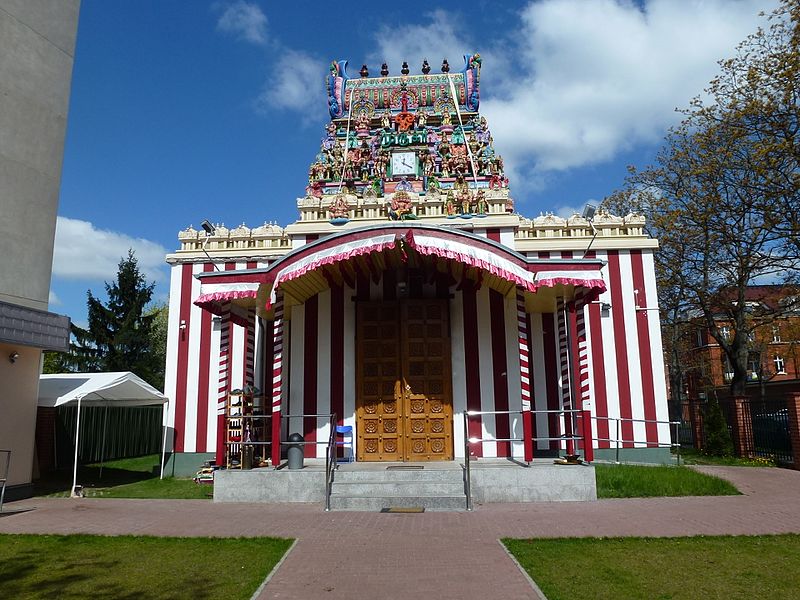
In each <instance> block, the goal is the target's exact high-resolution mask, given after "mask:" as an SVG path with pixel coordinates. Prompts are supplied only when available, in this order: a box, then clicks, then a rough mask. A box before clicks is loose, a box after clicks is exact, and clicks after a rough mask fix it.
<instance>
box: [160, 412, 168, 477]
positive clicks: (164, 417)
mask: <svg viewBox="0 0 800 600" xmlns="http://www.w3.org/2000/svg"><path fill="white" fill-rule="evenodd" d="M161 406H162V408H161V421H162V427H163V428H164V438H163V439H162V440H161V477H159V479H164V455H165V454H166V448H167V417H168V416H169V400H167V401H166V402H165V403H164V404H162V405H161Z"/></svg>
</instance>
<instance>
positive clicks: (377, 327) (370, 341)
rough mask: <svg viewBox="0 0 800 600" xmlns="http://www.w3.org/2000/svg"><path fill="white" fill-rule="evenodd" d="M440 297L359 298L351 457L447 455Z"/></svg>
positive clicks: (444, 311)
mask: <svg viewBox="0 0 800 600" xmlns="http://www.w3.org/2000/svg"><path fill="white" fill-rule="evenodd" d="M448 319H449V313H448V303H447V300H442V299H434V300H400V301H390V302H367V303H363V302H360V303H358V308H357V321H356V322H357V339H356V345H357V349H358V350H357V365H356V390H357V391H356V417H357V423H356V435H357V439H358V460H363V461H428V460H452V459H453V403H452V392H451V364H450V326H449V322H448Z"/></svg>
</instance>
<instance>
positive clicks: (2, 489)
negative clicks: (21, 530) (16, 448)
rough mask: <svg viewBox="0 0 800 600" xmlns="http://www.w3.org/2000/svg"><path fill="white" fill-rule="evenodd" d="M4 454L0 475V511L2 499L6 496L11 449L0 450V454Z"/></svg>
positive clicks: (1, 509) (0, 510)
mask: <svg viewBox="0 0 800 600" xmlns="http://www.w3.org/2000/svg"><path fill="white" fill-rule="evenodd" d="M2 453H5V455H6V466H5V469H4V471H3V476H2V477H0V512H3V499H4V498H5V496H6V482H7V481H8V471H9V470H10V468H11V450H0V454H2Z"/></svg>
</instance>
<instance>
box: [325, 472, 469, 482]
mask: <svg viewBox="0 0 800 600" xmlns="http://www.w3.org/2000/svg"><path fill="white" fill-rule="evenodd" d="M334 480H335V481H337V482H339V481H341V482H355V481H363V482H370V483H375V482H402V481H410V482H416V481H421V482H455V481H462V482H463V481H464V474H463V471H461V470H460V469H459V470H452V469H451V470H444V469H442V470H428V469H422V470H419V471H344V470H342V469H339V470H338V471H336V473H335V474H334Z"/></svg>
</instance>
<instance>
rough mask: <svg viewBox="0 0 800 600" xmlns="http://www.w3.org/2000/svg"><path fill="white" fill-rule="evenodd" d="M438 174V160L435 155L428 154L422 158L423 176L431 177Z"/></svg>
mask: <svg viewBox="0 0 800 600" xmlns="http://www.w3.org/2000/svg"><path fill="white" fill-rule="evenodd" d="M435 172H436V159H435V158H434V157H433V154H431V153H430V152H426V153H425V155H424V156H423V158H422V174H423V175H425V177H430V176H432V175H433V174H434V173H435Z"/></svg>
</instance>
